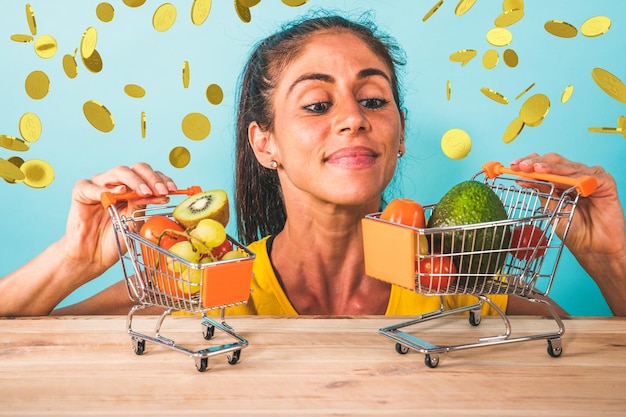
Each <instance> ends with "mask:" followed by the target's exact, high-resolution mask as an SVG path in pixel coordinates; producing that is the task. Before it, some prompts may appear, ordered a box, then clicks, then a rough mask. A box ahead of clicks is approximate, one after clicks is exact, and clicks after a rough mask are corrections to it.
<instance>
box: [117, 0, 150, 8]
mask: <svg viewBox="0 0 626 417" xmlns="http://www.w3.org/2000/svg"><path fill="white" fill-rule="evenodd" d="M122 1H123V2H124V4H125V5H127V6H128V7H139V6H143V4H144V3H145V2H146V0H122Z"/></svg>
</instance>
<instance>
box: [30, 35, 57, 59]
mask: <svg viewBox="0 0 626 417" xmlns="http://www.w3.org/2000/svg"><path fill="white" fill-rule="evenodd" d="M56 52H57V41H56V39H54V38H53V37H52V36H50V35H41V36H39V37H38V38H37V39H35V53H36V54H37V56H39V57H40V58H52V57H53V56H54V54H56Z"/></svg>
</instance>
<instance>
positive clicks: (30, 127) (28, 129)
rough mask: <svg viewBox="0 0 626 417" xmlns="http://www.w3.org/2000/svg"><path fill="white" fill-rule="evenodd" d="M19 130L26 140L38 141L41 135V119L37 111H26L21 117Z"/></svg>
mask: <svg viewBox="0 0 626 417" xmlns="http://www.w3.org/2000/svg"><path fill="white" fill-rule="evenodd" d="M19 130H20V135H22V139H24V140H25V141H26V142H31V143H32V142H36V141H37V139H39V137H40V136H41V120H39V117H38V116H37V115H36V114H35V113H24V114H23V115H22V117H20V122H19Z"/></svg>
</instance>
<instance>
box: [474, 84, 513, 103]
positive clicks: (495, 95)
mask: <svg viewBox="0 0 626 417" xmlns="http://www.w3.org/2000/svg"><path fill="white" fill-rule="evenodd" d="M480 91H481V92H482V93H483V94H484V95H485V96H487V97H489V98H490V99H492V100H493V101H495V102H497V103H500V104H509V99H508V98H506V97H504V95H502V94H500V93H498V92H497V91H494V90H492V89H490V88H487V87H481V89H480Z"/></svg>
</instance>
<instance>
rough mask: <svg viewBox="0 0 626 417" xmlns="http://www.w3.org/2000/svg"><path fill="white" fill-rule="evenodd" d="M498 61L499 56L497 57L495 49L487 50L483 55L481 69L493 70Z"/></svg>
mask: <svg viewBox="0 0 626 417" xmlns="http://www.w3.org/2000/svg"><path fill="white" fill-rule="evenodd" d="M499 59H500V55H498V51H496V50H495V49H489V50H487V51H486V52H485V54H484V55H483V67H485V68H486V69H489V70H490V69H494V68H495V67H496V65H498V60H499Z"/></svg>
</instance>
